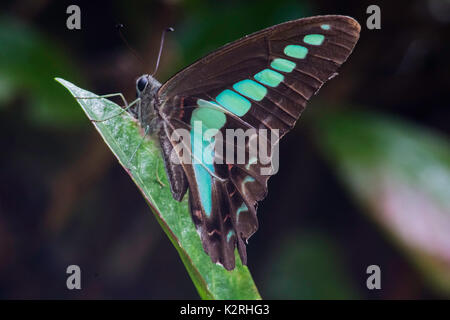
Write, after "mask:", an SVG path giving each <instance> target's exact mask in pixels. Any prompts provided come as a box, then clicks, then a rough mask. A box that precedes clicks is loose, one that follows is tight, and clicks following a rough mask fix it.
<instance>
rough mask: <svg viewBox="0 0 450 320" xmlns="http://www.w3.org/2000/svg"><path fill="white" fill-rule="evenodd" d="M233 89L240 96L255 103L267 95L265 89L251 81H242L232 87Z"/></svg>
mask: <svg viewBox="0 0 450 320" xmlns="http://www.w3.org/2000/svg"><path fill="white" fill-rule="evenodd" d="M233 89H234V90H236V91H237V92H239V93H240V94H242V95H244V96H246V97H249V98H251V99H253V100H256V101H261V100H262V99H263V98H264V97H265V95H266V94H267V88H266V87H264V86H262V85H260V84H259V83H258V82H255V81H253V80H249V79H246V80H242V81H239V82H238V83H235V84H234V85H233Z"/></svg>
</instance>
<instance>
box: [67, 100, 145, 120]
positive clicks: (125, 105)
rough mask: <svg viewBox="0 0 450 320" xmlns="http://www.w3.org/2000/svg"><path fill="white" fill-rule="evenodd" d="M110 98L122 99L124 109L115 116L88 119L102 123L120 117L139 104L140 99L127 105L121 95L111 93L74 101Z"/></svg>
mask: <svg viewBox="0 0 450 320" xmlns="http://www.w3.org/2000/svg"><path fill="white" fill-rule="evenodd" d="M112 97H120V98H121V99H122V101H123V102H124V108H123V109H122V110H121V111H120V112H118V113H117V114H115V115H113V116H111V117H108V118H105V119H101V120H99V119H90V120H91V121H92V122H103V121H107V120H111V119H113V118H115V117H117V116H119V115H121V114H122V113H124V112H126V111H128V110H129V109H130V108H131V107H132V106H134V105H135V104H136V103H137V102H139V101H140V100H141V99H140V98H137V99H136V100H134V101H133V102H131V103H130V104H128V102H127V100H126V99H125V97H124V96H123V94H122V93H111V94H105V95H102V96H97V97H75V99H102V98H112Z"/></svg>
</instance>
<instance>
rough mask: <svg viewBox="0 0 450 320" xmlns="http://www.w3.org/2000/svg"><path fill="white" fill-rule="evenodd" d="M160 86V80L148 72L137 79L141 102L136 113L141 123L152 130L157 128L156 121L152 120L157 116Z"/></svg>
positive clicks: (137, 89) (138, 94) (137, 94)
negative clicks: (155, 126) (157, 97)
mask: <svg viewBox="0 0 450 320" xmlns="http://www.w3.org/2000/svg"><path fill="white" fill-rule="evenodd" d="M160 87H161V84H160V83H159V82H158V80H156V79H155V78H153V77H152V76H151V75H148V74H144V75H142V76H140V77H139V78H138V79H137V80H136V96H137V98H139V103H138V104H137V110H136V111H135V112H134V114H135V116H137V118H138V120H139V121H140V122H141V124H143V125H146V126H147V125H148V126H149V127H150V131H151V132H153V131H155V130H156V128H154V124H155V122H154V121H152V120H153V119H155V118H156V114H157V112H156V110H157V106H156V101H157V99H156V96H157V92H158V89H159V88H160Z"/></svg>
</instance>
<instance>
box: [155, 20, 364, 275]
mask: <svg viewBox="0 0 450 320" xmlns="http://www.w3.org/2000/svg"><path fill="white" fill-rule="evenodd" d="M359 31H360V26H359V24H358V22H356V21H355V20H354V19H352V18H350V17H345V16H317V17H311V18H305V19H299V20H294V21H289V22H286V23H283V24H280V25H276V26H273V27H270V28H267V29H265V30H262V31H259V32H256V33H254V34H252V35H249V36H246V37H244V38H242V39H240V40H238V41H235V42H232V43H230V44H228V45H226V46H224V47H222V48H220V49H218V50H217V51H215V52H213V53H211V54H209V55H207V56H206V57H204V58H202V59H200V60H199V61H197V62H195V63H194V64H192V65H191V66H189V67H187V68H186V69H184V70H182V71H180V72H179V73H177V74H176V75H175V76H173V77H172V78H171V79H170V80H169V81H167V82H166V83H165V84H163V85H162V86H161V88H160V90H159V92H158V98H159V104H160V107H159V112H160V115H161V117H162V119H163V123H164V125H163V127H164V132H165V133H164V134H165V135H168V136H170V135H171V134H172V133H173V131H174V130H175V129H179V128H183V129H186V130H188V131H189V132H190V133H191V137H190V139H191V140H190V142H191V146H190V148H191V149H190V151H191V159H196V160H199V162H200V163H197V164H196V163H195V162H194V163H193V164H186V163H182V164H181V166H182V168H183V170H184V173H185V175H186V178H187V181H188V183H189V202H190V208H191V214H192V217H193V220H194V223H195V225H196V228H197V230H198V232H199V234H200V237H201V239H202V243H203V247H204V249H205V251H206V252H207V253H208V254H209V255H210V256H211V259H212V260H213V261H214V262H216V263H221V264H222V265H223V266H224V267H225V268H226V269H233V268H234V266H235V258H234V249H235V248H236V247H237V248H238V251H239V254H240V257H241V260H242V261H243V263H244V264H245V263H246V260H247V255H246V250H245V242H246V241H247V239H248V238H249V237H250V236H251V235H252V234H253V233H254V232H255V231H256V229H257V228H258V220H257V217H256V207H257V203H258V201H260V200H262V199H263V198H264V197H265V195H266V194H267V180H268V178H269V177H270V175H271V174H273V173H274V172H269V173H265V174H262V173H261V169H262V164H261V163H260V161H259V159H252V157H251V154H250V152H249V149H250V148H249V144H250V141H251V140H252V137H250V136H249V137H248V139H246V142H245V146H244V153H245V159H246V162H245V163H242V164H236V162H233V164H231V163H225V164H217V163H213V164H208V163H207V161H205V154H206V156H207V157H208V156H211V157H213V158H215V159H217V158H221V157H222V158H226V157H225V154H221V155H218V154H212V155H208V151H207V152H206V153H205V152H204V151H206V150H209V149H208V147H210V146H211V143H205V142H204V141H195V139H196V138H194V136H195V135H194V134H193V133H194V132H195V130H201V133H204V131H205V129H215V130H220V131H221V132H222V133H224V134H225V130H226V129H244V130H247V129H269V130H270V129H277V130H279V138H281V137H282V136H283V135H284V134H286V133H287V132H288V131H289V130H290V129H292V127H293V126H294V125H295V122H296V121H297V119H298V118H299V116H300V114H301V112H302V111H303V109H304V108H305V106H306V102H307V101H308V100H309V99H310V97H311V96H312V95H313V94H315V93H316V92H317V91H318V90H319V88H320V87H321V86H322V84H323V83H324V82H326V81H327V80H329V79H330V78H332V77H334V76H335V75H336V70H337V69H338V67H339V66H340V65H341V64H342V63H343V62H344V61H345V60H346V59H347V58H348V56H349V55H350V53H351V52H352V50H353V48H354V46H355V44H356V42H357V40H358V38H359ZM195 121H200V122H201V123H202V125H201V126H200V129H199V127H195V125H194V124H195ZM196 128H197V129H196ZM223 136H225V135H223ZM175 140H176V139H174V140H171V139H169V141H171V143H172V145H173V147H175V145H176V144H177V143H178V142H179V140H177V141H175ZM223 140H224V141H220V142H221V143H224V144H225V143H226V141H225V139H223ZM210 142H211V141H210ZM218 142H219V141H214V143H218ZM166 143H167V141H166ZM267 143H269V141H268V139H267ZM268 146H269V144H268ZM236 148H237V147H234V150H235V151H237V149H236ZM168 149H170V148H168ZM199 151H200V152H199ZM197 153H198V154H199V156H198V157H197V156H196V154H197ZM178 156H180V157H181V156H182V155H181V154H180V153H178ZM168 157H169V155H166V159H167V158H168ZM198 158H200V159H198ZM171 183H172V184H173V183H175V181H172V182H171Z"/></svg>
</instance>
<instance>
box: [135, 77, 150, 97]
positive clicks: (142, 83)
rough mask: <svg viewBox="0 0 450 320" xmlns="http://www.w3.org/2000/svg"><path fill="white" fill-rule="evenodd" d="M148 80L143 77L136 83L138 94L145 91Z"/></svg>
mask: <svg viewBox="0 0 450 320" xmlns="http://www.w3.org/2000/svg"><path fill="white" fill-rule="evenodd" d="M147 83H148V79H147V76H142V77H140V78H139V79H138V80H137V81H136V88H137V90H138V92H139V93H140V92H142V91H144V89H145V87H146V86H147Z"/></svg>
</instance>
